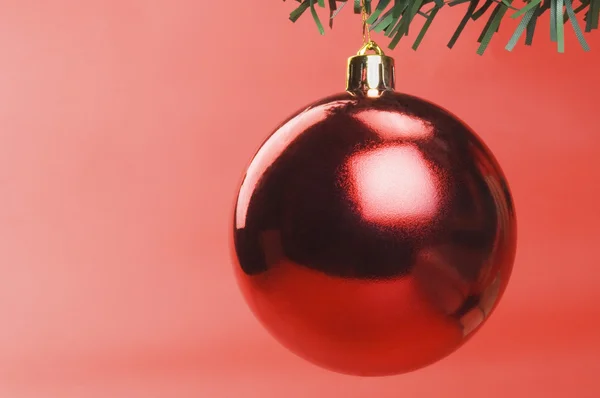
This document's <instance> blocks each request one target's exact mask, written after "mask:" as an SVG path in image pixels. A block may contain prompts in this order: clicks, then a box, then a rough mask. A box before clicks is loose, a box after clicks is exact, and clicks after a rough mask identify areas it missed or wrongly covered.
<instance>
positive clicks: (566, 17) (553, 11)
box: [283, 0, 600, 55]
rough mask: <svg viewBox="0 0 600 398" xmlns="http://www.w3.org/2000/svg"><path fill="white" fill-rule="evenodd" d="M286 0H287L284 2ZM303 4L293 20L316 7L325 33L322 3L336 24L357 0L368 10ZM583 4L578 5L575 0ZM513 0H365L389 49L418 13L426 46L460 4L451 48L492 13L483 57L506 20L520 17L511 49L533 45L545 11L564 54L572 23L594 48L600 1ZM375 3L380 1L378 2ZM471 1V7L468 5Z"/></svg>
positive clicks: (340, 0)
mask: <svg viewBox="0 0 600 398" xmlns="http://www.w3.org/2000/svg"><path fill="white" fill-rule="evenodd" d="M283 1H285V0H283ZM295 1H296V2H298V3H300V4H299V5H298V7H297V8H296V9H295V10H294V11H292V13H291V14H290V20H292V22H296V21H297V20H298V18H300V17H301V16H302V15H303V14H304V12H305V11H307V10H309V9H310V12H311V15H312V17H313V19H314V21H315V23H316V25H317V28H318V29H319V32H320V33H321V34H325V29H324V28H323V25H322V24H321V20H320V19H319V15H318V13H317V10H316V7H322V8H324V7H326V4H325V3H327V6H328V8H329V27H330V28H331V27H333V20H334V18H335V17H336V16H337V15H338V13H339V12H340V11H341V10H342V9H343V8H344V6H346V5H347V4H348V2H352V3H354V12H355V13H357V14H360V13H361V12H362V7H363V1H362V0H295ZM575 1H577V2H578V3H579V4H578V5H577V7H575V5H574V2H575ZM512 2H513V0H393V1H392V0H364V5H365V8H366V10H367V13H368V14H369V18H368V20H367V23H368V24H370V29H371V30H373V31H375V32H383V33H384V35H385V36H386V37H389V38H390V39H391V41H390V43H389V45H388V47H389V48H390V49H394V48H395V47H396V46H397V45H398V43H399V42H400V40H401V39H402V38H403V37H405V36H408V32H409V30H410V26H411V24H412V23H413V21H414V20H415V19H417V16H419V17H420V18H425V22H424V23H423V25H422V27H421V29H420V31H419V34H418V35H417V37H416V39H415V41H414V43H413V45H412V48H413V49H414V50H416V49H417V48H418V47H419V45H420V44H421V42H422V40H423V37H424V36H425V33H427V29H429V27H430V26H431V23H432V22H433V19H434V18H435V17H436V16H437V15H438V11H439V10H440V9H442V8H443V7H445V6H448V7H455V6H458V5H461V4H462V5H465V6H466V7H467V8H466V11H465V15H464V17H463V18H462V20H461V21H460V23H459V25H458V27H457V28H456V31H455V32H454V34H453V35H452V37H451V38H450V41H449V42H448V47H449V48H452V47H453V46H454V44H455V43H456V41H457V40H458V38H459V36H460V34H461V33H462V31H463V30H464V28H465V26H466V25H467V23H469V22H470V21H476V20H478V19H479V18H481V17H483V16H484V15H485V14H486V13H487V12H488V11H490V9H491V12H490V13H489V17H488V20H487V23H486V24H485V27H484V28H483V31H482V32H481V35H480V36H479V38H478V39H477V41H478V42H479V48H478V49H477V53H478V54H479V55H482V54H483V53H484V52H485V50H486V48H487V47H488V45H489V43H490V41H491V39H492V36H493V35H494V34H495V33H496V32H498V29H499V28H500V24H501V22H502V20H503V19H505V18H507V17H508V18H511V19H520V23H519V24H518V26H517V28H516V29H515V32H514V33H513V35H512V37H511V39H510V40H509V42H508V44H507V45H506V47H505V48H506V49H507V50H508V51H511V50H512V49H513V48H514V47H515V46H516V44H517V43H518V41H519V40H520V39H521V37H522V36H523V34H525V45H528V46H530V45H531V44H532V43H533V35H534V32H535V28H536V23H537V20H538V18H539V17H540V15H542V14H544V13H545V12H548V11H549V12H550V39H551V40H552V41H553V42H556V44H557V49H558V52H564V50H565V44H564V43H565V42H564V40H565V37H564V34H565V27H564V25H565V24H567V23H570V24H571V26H572V28H573V30H574V31H575V36H576V37H577V39H578V40H579V43H580V44H581V47H582V48H583V49H584V50H585V51H589V49H590V48H589V46H588V44H587V42H586V40H585V37H584V33H589V32H591V31H592V30H594V29H598V21H599V19H600V18H599V16H600V0H526V5H525V6H524V7H522V8H520V9H519V8H516V7H514V6H513V5H512ZM375 3H377V4H376V5H375ZM467 3H468V5H467ZM582 12H584V13H585V15H584V18H583V21H584V22H585V27H584V29H583V30H582V28H581V26H580V25H579V22H578V21H577V14H580V13H582Z"/></svg>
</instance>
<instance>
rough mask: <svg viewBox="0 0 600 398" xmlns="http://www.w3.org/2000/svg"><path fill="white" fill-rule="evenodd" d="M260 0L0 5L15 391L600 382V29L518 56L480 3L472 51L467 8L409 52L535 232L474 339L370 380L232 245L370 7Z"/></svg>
mask: <svg viewBox="0 0 600 398" xmlns="http://www.w3.org/2000/svg"><path fill="white" fill-rule="evenodd" d="M256 4H257V3H256V2H250V1H233V0H231V1H210V2H209V1H203V2H199V1H191V0H178V1H172V2H164V1H162V2H161V1H141V0H138V1H123V0H121V1H115V0H111V1H85V2H81V1H75V0H71V1H64V0H55V1H52V2H31V1H16V0H13V1H2V2H0V51H1V54H2V58H1V60H0V220H1V222H0V254H1V255H2V263H1V264H0V281H1V284H2V285H1V286H0V325H1V327H0V353H1V355H0V396H2V397H7V398H25V397H40V398H42V397H43V398H53V397H59V398H70V397H78V398H79V397H86V398H93V397H119V398H120V397H127V398H132V397H144V398H152V397H169V398H171V397H177V398H185V397H227V398H228V397H244V398H250V397H277V398H280V397H290V398H295V397H298V398H299V397H307V396H315V397H331V396H339V397H345V398H354V397H356V398H359V397H378V398H386V397H390V398H391V397H394V398H395V397H398V396H403V397H444V398H446V397H459V396H460V397H461V398H467V397H474V398H475V397H484V396H485V397H489V398H496V397H497V398H505V397H509V396H510V397H531V396H540V397H541V396H544V397H565V396H571V395H574V396H577V397H578V398H586V397H597V396H599V395H600V383H599V382H598V378H597V374H598V371H600V363H599V361H598V358H599V357H600V340H598V335H600V331H599V327H600V321H598V319H600V305H599V304H598V303H599V302H600V289H598V288H597V287H598V285H599V283H600V271H598V260H597V256H598V244H597V242H598V239H599V238H600V211H599V210H598V204H597V203H598V201H599V198H600V188H598V185H597V184H598V182H599V181H600V134H599V132H598V121H597V120H598V118H597V109H596V104H597V95H598V89H599V88H600V76H599V75H598V73H597V67H598V65H599V63H598V62H599V61H600V35H599V34H598V33H597V32H593V33H592V34H591V35H590V36H588V40H589V42H590V45H591V47H592V52H590V53H584V52H583V51H582V50H581V49H580V48H579V47H578V44H577V43H576V41H575V40H574V37H573V34H572V29H571V28H570V27H569V26H567V28H566V31H567V36H568V37H567V43H566V44H567V45H566V47H567V52H566V54H557V53H556V50H555V47H554V45H553V44H552V43H550V40H549V34H548V33H547V30H546V28H548V16H546V18H545V19H544V20H543V21H540V22H539V23H538V26H539V31H538V33H537V34H536V37H535V43H534V44H535V47H533V48H526V47H524V46H522V45H520V46H518V47H517V48H516V49H515V50H514V51H513V52H512V53H509V52H506V51H505V50H504V45H505V43H506V42H507V40H508V38H509V37H510V35H511V33H512V29H513V28H514V24H513V25H511V26H510V29H508V27H509V26H508V25H509V24H510V22H509V23H508V24H507V25H506V28H505V27H504V26H503V28H502V29H501V30H500V33H499V35H498V36H497V37H495V38H494V40H493V41H492V44H491V46H490V49H489V51H488V53H487V54H486V55H485V56H484V57H480V56H477V55H476V54H475V50H476V47H477V43H476V37H477V35H478V34H479V32H480V30H481V29H482V28H483V21H481V23H475V24H473V25H472V26H469V27H468V28H467V29H466V31H465V33H464V34H463V37H462V38H461V39H460V41H459V42H458V44H457V46H456V48H455V49H454V50H452V51H450V50H448V49H447V48H446V47H445V44H446V43H447V41H448V40H449V38H450V37H451V35H452V33H453V30H454V28H455V27H456V24H457V23H458V21H459V20H460V18H461V17H462V13H463V12H464V10H463V9H462V8H461V7H458V6H457V7H454V8H453V9H446V10H444V11H442V12H443V13H444V14H445V15H444V16H443V17H438V18H437V19H436V21H435V22H434V23H433V25H432V28H431V30H430V32H429V33H428V35H427V37H426V39H425V41H424V43H423V45H422V48H421V49H420V50H419V51H418V52H416V53H415V52H413V51H412V50H410V48H409V47H410V46H409V44H410V43H409V42H406V43H404V45H400V46H399V47H398V48H397V49H396V50H395V51H393V52H391V53H390V54H392V55H393V56H394V57H395V58H396V63H397V70H398V72H397V73H398V76H397V77H398V84H397V86H398V89H399V90H401V91H406V92H408V93H411V94H414V95H417V96H421V97H425V98H427V99H430V100H431V101H433V102H436V103H438V104H440V105H442V106H444V107H446V108H448V109H449V110H451V111H452V112H454V113H455V114H457V115H459V116H460V117H462V118H463V119H464V120H465V121H466V122H467V123H468V124H470V125H471V126H472V127H473V128H474V129H475V130H476V131H477V132H478V134H479V135H480V136H481V137H482V138H483V139H484V140H485V141H486V143H487V144H488V145H489V146H490V148H491V149H492V150H493V152H494V153H495V155H496V156H497V158H498V160H499V161H500V163H501V164H502V166H503V168H504V171H505V173H506V175H507V177H508V179H509V181H510V183H511V187H512V190H513V193H514V196H515V202H516V206H517V215H518V222H519V239H520V240H519V247H518V254H517V261H516V265H515V271H514V274H513V280H512V283H511V284H510V286H509V288H508V291H507V293H506V295H505V297H504V300H503V302H502V303H501V304H500V306H499V308H498V310H497V312H496V313H495V314H494V316H493V317H492V318H491V320H490V321H489V322H488V323H487V325H486V327H484V328H483V329H482V330H481V331H480V333H479V334H478V335H477V336H476V337H475V338H473V339H472V340H471V341H470V342H469V343H468V344H467V345H466V346H465V347H463V348H462V349H461V350H459V351H458V352H456V353H455V354H454V355H452V356H450V357H448V358H447V359H445V360H443V361H441V362H439V363H438V364H435V365H433V366H431V367H428V368H426V369H424V370H422V371H419V372H415V373H412V374H408V375H404V376H400V377H392V378H385V379H360V378H352V377H348V376H341V375H337V374H334V373H330V372H327V371H324V370H321V369H318V368H316V367H314V366H312V365H310V364H308V363H306V362H304V361H302V360H300V359H298V358H296V357H295V356H293V355H292V354H290V353H288V352H287V351H285V350H284V349H283V348H281V347H280V346H279V345H278V344H277V343H275V342H274V341H273V340H272V339H271V338H270V337H269V336H268V335H267V334H266V332H265V331H264V330H263V329H262V328H261V327H260V326H259V325H258V323H257V322H256V321H255V320H254V318H253V317H252V316H251V315H250V313H249V311H248V309H247V307H246V305H245V304H244V302H243V301H242V299H241V296H240V294H239V293H238V290H237V287H236V285H235V282H234V279H233V275H232V271H231V265H230V249H229V241H228V233H229V227H230V221H231V217H232V213H231V212H232V205H233V198H234V196H235V191H236V188H237V184H238V183H239V181H240V179H241V177H242V173H243V170H244V168H245V166H246V164H247V163H248V161H249V159H250V157H251V156H252V155H253V153H254V151H255V150H256V149H257V148H258V146H259V145H260V144H261V143H262V142H263V140H264V139H265V138H266V136H267V135H268V134H269V132H270V131H271V130H272V129H273V127H275V126H276V125H277V124H278V123H279V122H280V121H281V120H282V119H284V118H285V117H287V116H288V115H289V114H290V113H292V112H294V111H296V110H297V109H298V108H301V107H303V106H305V105H307V104H309V103H311V102H313V101H314V100H317V99H319V98H321V97H324V96H326V95H329V94H331V93H335V92H339V91H342V90H343V89H344V77H345V69H344V68H345V62H346V59H347V57H348V56H350V55H352V54H353V53H355V52H356V50H357V49H358V47H359V46H360V40H361V36H360V22H359V17H357V16H355V15H352V13H351V12H350V9H348V10H345V11H344V13H343V14H344V15H342V16H341V17H340V19H339V20H338V23H337V26H336V27H335V29H334V30H333V31H332V32H329V31H328V32H327V35H326V36H324V37H320V36H319V35H318V33H317V31H316V28H315V27H314V25H313V23H312V21H311V20H310V18H309V17H306V18H303V19H302V20H301V21H299V22H298V23H297V24H296V25H294V24H292V23H290V22H289V21H288V20H287V15H288V13H289V12H290V11H291V10H292V9H293V7H294V4H293V3H292V2H287V3H283V2H276V1H273V2H270V4H269V5H262V4H261V5H260V7H258V6H257V5H256ZM255 8H256V9H255ZM224 21H227V22H228V24H224ZM548 29H549V28H548ZM412 37H414V33H413V34H412V35H411V38H412ZM380 40H381V44H387V42H386V39H380Z"/></svg>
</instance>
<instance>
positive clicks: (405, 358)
mask: <svg viewBox="0 0 600 398" xmlns="http://www.w3.org/2000/svg"><path fill="white" fill-rule="evenodd" d="M233 241H234V248H235V258H236V260H237V261H236V265H235V270H236V275H237V277H238V281H239V285H240V287H241V290H242V292H243V294H244V296H245V298H246V300H247V302H248V304H249V306H250V308H251V309H252V311H253V312H254V314H255V315H256V317H257V318H258V319H259V320H260V321H261V322H262V324H263V325H264V326H265V327H266V328H267V330H268V331H269V332H270V333H271V334H272V335H273V336H274V337H275V338H276V339H277V340H278V341H279V342H281V343H282V344H283V345H284V346H285V347H287V348H288V349H289V350H291V351H292V352H294V353H296V354H297V355H299V356H301V357H303V358H305V359H306V360H308V361H311V362H313V363H315V364H317V365H319V366H322V367H325V368H327V369H330V370H334V371H337V372H341V373H346V374H353V375H362V376H380V375H392V374H399V373H404V372H409V371H412V370H416V369H419V368H421V367H424V366H426V365H429V364H431V363H434V362H436V361H438V360H440V359H441V358H443V357H445V356H446V355H448V354H450V353H452V352H453V351H454V350H456V349H457V348H458V347H459V346H460V345H462V344H463V343H464V342H465V341H466V340H467V339H468V338H469V337H470V336H472V334H473V332H474V331H476V330H477V329H478V328H479V327H481V325H482V324H483V323H484V321H485V320H486V319H487V318H488V316H489V315H490V313H491V312H492V311H493V309H494V308H495V307H496V305H497V303H498V300H499V299H500V297H501V295H502V293H503V292H504V290H505V288H506V285H507V283H508V280H509V277H510V274H511V270H512V265H513V260H514V257H515V249H516V224H515V212H514V208H513V202H512V199H511V195H510V192H509V188H508V186H507V183H506V180H505V178H504V176H503V173H502V171H501V169H500V167H499V166H498V164H497V162H496V160H495V159H494V157H493V155H492V154H491V153H490V151H489V150H488V149H487V147H486V146H485V145H484V144H483V143H482V141H481V140H480V139H479V138H478V137H477V136H476V135H475V134H474V133H473V132H472V130H471V129H470V128H469V127H468V126H466V125H465V124H464V123H463V122H461V121H460V120H458V119H457V118H456V117H454V116H453V115H451V114H450V113H448V112H447V111H445V110H443V109H441V108H440V107H438V106H436V105H433V104H431V103H429V102H427V101H424V100H422V99H419V98H416V97H413V96H409V95H406V94H400V93H397V92H385V93H383V95H381V96H380V97H378V98H368V97H366V96H362V97H360V96H355V95H351V94H349V93H344V94H340V95H337V96H333V97H330V98H327V99H325V100H322V101H320V102H318V103H315V104H313V105H311V106H309V107H308V108H306V109H304V110H303V111H301V112H300V113H298V114H296V115H295V116H293V117H291V118H290V119H289V120H288V121H287V122H285V123H284V124H283V125H281V126H280V127H279V128H278V129H277V130H276V131H275V132H274V133H273V134H272V135H271V137H270V138H269V139H268V140H267V141H266V142H265V143H264V145H263V146H262V148H261V149H260V150H259V151H258V153H257V154H256V155H255V157H254V159H253V160H252V162H251V164H250V166H249V168H248V170H247V173H246V175H245V178H244V180H243V183H242V184H241V187H240V190H239V194H238V198H237V203H236V208H235V217H234V224H233Z"/></svg>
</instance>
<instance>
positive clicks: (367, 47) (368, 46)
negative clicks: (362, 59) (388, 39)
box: [356, 40, 385, 56]
mask: <svg viewBox="0 0 600 398" xmlns="http://www.w3.org/2000/svg"><path fill="white" fill-rule="evenodd" d="M369 51H373V52H374V53H375V55H379V56H385V54H384V53H383V50H382V49H381V47H379V46H378V45H377V43H375V42H374V41H372V40H369V41H368V42H366V43H365V44H364V45H363V46H362V47H361V48H360V50H358V53H357V54H356V55H367V52H369Z"/></svg>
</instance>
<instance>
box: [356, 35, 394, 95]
mask: <svg viewBox="0 0 600 398" xmlns="http://www.w3.org/2000/svg"><path fill="white" fill-rule="evenodd" d="M369 51H373V52H374V54H367V52H369ZM395 79H396V77H395V66H394V58H392V57H388V56H387V55H385V54H384V53H383V50H382V49H381V47H379V46H378V45H377V44H376V43H375V42H373V41H369V42H367V43H365V45H363V46H362V48H361V49H360V50H359V51H358V53H357V54H356V55H355V56H353V57H350V58H348V75H347V77H346V91H348V92H349V93H351V94H353V95H356V96H361V97H362V96H366V97H371V98H377V97H379V96H381V94H383V93H384V92H386V91H394V89H395V87H396V81H395Z"/></svg>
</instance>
